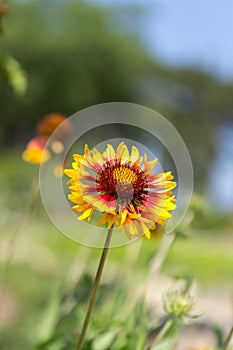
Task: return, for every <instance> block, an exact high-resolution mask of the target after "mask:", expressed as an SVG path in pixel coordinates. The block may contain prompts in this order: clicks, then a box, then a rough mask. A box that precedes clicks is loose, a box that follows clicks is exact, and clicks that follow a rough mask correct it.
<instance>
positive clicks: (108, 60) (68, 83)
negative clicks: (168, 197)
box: [0, 0, 233, 183]
mask: <svg viewBox="0 0 233 350" xmlns="http://www.w3.org/2000/svg"><path fill="white" fill-rule="evenodd" d="M122 14H123V15H124V16H123V15H122ZM138 14H139V12H137V16H139V15H138ZM127 15H128V16H130V12H129V11H126V12H124V11H122V8H120V9H119V8H118V9H117V8H113V7H111V8H106V7H103V6H100V5H97V4H94V3H88V2H87V1H84V0H79V1H75V0H67V1H62V0H59V1H58V0H56V1H55V0H51V1H46V0H40V1H36V0H29V1H20V0H12V2H11V8H10V12H9V14H8V16H7V18H6V20H5V33H4V37H3V38H2V47H3V50H7V51H8V52H10V53H11V55H12V56H13V57H15V59H16V60H17V62H19V63H21V66H23V67H24V69H25V70H26V72H27V77H28V83H29V87H28V90H27V92H26V95H24V96H22V95H21V96H20V95H19V94H15V91H14V90H13V89H12V88H11V86H10V85H6V84H5V83H4V82H0V93H1V118H0V130H1V132H0V146H7V145H12V144H19V143H22V142H24V143H25V142H26V140H27V138H29V133H31V132H32V129H33V128H34V125H35V123H36V122H37V121H38V120H39V119H40V118H41V117H42V116H43V115H44V114H47V113H49V112H61V113H64V114H66V115H71V114H72V113H74V112H76V111H78V110H80V109H82V108H84V107H88V106H91V105H94V104H97V103H103V102H111V101H127V102H134V103H139V104H143V105H146V106H149V107H152V108H154V109H155V110H157V111H159V112H160V113H162V114H164V115H165V116H166V117H167V118H169V119H170V120H171V121H172V123H173V124H174V125H175V127H177V129H178V131H179V132H180V133H181V135H182V137H183V138H184V140H185V142H186V144H187V146H188V148H189V150H190V152H191V156H192V160H193V163H194V170H195V175H196V178H197V182H198V183H204V181H203V180H204V179H205V178H206V174H207V170H208V166H209V164H210V162H211V160H212V159H213V157H214V155H215V152H216V145H215V134H216V131H217V130H218V127H219V125H220V124H221V123H223V122H224V121H225V120H229V119H231V118H232V113H233V100H232V97H231V96H232V92H233V84H232V83H228V84H224V83H223V82H220V81H218V80H217V79H215V78H213V77H212V76H210V75H207V74H206V73H204V72H201V71H199V70H197V69H191V68H190V69H175V68H174V67H166V66H164V65H163V64H162V63H161V62H158V61H156V60H155V59H154V58H152V57H151V56H150V54H149V53H148V52H147V51H146V50H145V48H144V46H143V44H142V42H141V41H140V40H139V39H138V38H137V36H136V34H135V35H134V34H132V30H129V29H130V21H129V22H127ZM123 22H124V23H123ZM121 23H122V25H121ZM134 25H135V24H134ZM30 136H31V135H30Z"/></svg>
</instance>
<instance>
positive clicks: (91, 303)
mask: <svg viewBox="0 0 233 350" xmlns="http://www.w3.org/2000/svg"><path fill="white" fill-rule="evenodd" d="M112 230H113V227H111V228H110V229H109V230H108V233H107V238H106V241H105V244H104V248H103V252H102V255H101V258H100V262H99V266H98V269H97V272H96V276H95V281H94V284H93V287H92V291H91V296H90V300H89V305H88V309H87V313H86V317H85V320H84V323H83V327H82V331H81V334H80V338H79V341H78V345H77V350H81V349H82V345H83V342H84V338H85V335H86V331H87V328H88V325H89V322H90V318H91V313H92V309H93V306H94V302H95V297H96V293H97V290H98V287H99V282H100V279H101V276H102V272H103V268H104V264H105V261H106V257H107V253H108V250H109V245H110V240H111V237H112Z"/></svg>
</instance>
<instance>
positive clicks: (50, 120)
mask: <svg viewBox="0 0 233 350" xmlns="http://www.w3.org/2000/svg"><path fill="white" fill-rule="evenodd" d="M65 120H66V116H65V115H63V114H60V113H49V114H46V115H45V116H44V117H43V118H42V119H41V120H40V122H39V123H38V124H37V127H36V132H37V134H38V135H41V136H44V137H47V138H49V137H50V136H51V135H52V133H53V132H54V131H55V130H56V128H57V127H58V126H60V125H61V124H62V123H63V122H64V121H65ZM70 132H71V127H70V124H69V123H65V124H64V126H63V127H62V128H61V129H60V130H59V133H57V134H56V138H59V139H62V138H66V137H67V136H69V135H70Z"/></svg>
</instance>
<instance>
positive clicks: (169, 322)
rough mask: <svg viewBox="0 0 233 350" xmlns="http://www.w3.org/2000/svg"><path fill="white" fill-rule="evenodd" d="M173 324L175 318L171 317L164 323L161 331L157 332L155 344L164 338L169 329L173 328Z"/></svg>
mask: <svg viewBox="0 0 233 350" xmlns="http://www.w3.org/2000/svg"><path fill="white" fill-rule="evenodd" d="M172 324H173V319H172V318H169V319H168V320H167V321H166V322H165V323H164V325H163V327H162V329H161V330H160V332H159V333H158V334H157V336H156V338H155V342H154V344H156V343H158V342H159V341H160V340H162V339H163V337H164V336H165V335H166V334H167V332H168V331H169V329H170V328H171V326H172Z"/></svg>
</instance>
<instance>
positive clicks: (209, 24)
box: [92, 0, 233, 80]
mask: <svg viewBox="0 0 233 350" xmlns="http://www.w3.org/2000/svg"><path fill="white" fill-rule="evenodd" d="M92 1H95V2H97V3H104V4H107V5H121V6H122V5H127V4H131V5H140V6H141V7H142V8H144V9H145V10H148V14H146V15H144V16H143V20H141V21H140V27H138V32H139V33H140V35H141V36H143V38H144V39H145V42H146V45H147V46H148V47H149V49H150V50H151V51H152V52H153V54H155V55H156V56H157V57H159V58H160V59H161V60H163V61H164V62H166V63H169V64H174V65H182V66H183V65H190V64H192V65H195V66H200V67H203V68H204V69H206V70H208V71H210V72H214V73H215V74H217V75H220V76H222V77H223V78H224V79H229V80H230V79H231V78H232V79H233V1H232V0H222V1H214V0H92Z"/></svg>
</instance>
